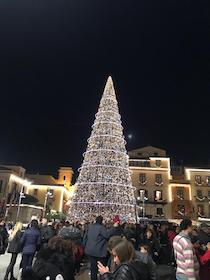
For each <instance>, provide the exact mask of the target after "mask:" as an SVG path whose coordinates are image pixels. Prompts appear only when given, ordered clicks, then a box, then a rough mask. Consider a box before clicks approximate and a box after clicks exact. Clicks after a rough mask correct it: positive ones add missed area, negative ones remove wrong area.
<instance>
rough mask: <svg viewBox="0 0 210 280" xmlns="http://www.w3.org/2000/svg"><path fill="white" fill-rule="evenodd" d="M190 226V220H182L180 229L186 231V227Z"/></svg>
mask: <svg viewBox="0 0 210 280" xmlns="http://www.w3.org/2000/svg"><path fill="white" fill-rule="evenodd" d="M191 226H192V221H191V220H190V219H183V220H182V221H181V223H180V229H181V230H186V229H188V227H191Z"/></svg>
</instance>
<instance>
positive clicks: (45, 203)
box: [43, 191, 53, 218]
mask: <svg viewBox="0 0 210 280" xmlns="http://www.w3.org/2000/svg"><path fill="white" fill-rule="evenodd" d="M52 196H53V194H52V193H51V191H47V192H46V194H45V200H44V207H43V217H44V218H45V215H46V208H47V199H48V197H52Z"/></svg>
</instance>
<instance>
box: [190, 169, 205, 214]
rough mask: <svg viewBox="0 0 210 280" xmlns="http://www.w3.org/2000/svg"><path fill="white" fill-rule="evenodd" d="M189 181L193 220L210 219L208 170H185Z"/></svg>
mask: <svg viewBox="0 0 210 280" xmlns="http://www.w3.org/2000/svg"><path fill="white" fill-rule="evenodd" d="M185 175H186V178H187V179H188V180H189V181H190V185H191V191H192V203H193V208H194V218H198V217H204V216H205V217H210V207H209V205H210V204H209V202H210V169H190V168H186V169H185Z"/></svg>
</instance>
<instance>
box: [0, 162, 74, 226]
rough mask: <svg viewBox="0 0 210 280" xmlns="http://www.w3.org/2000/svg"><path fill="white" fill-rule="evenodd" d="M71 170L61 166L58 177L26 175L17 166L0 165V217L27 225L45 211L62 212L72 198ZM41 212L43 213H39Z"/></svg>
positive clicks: (23, 170)
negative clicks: (32, 217) (33, 217)
mask: <svg viewBox="0 0 210 280" xmlns="http://www.w3.org/2000/svg"><path fill="white" fill-rule="evenodd" d="M72 176H73V170H72V168H71V167H61V168H60V169H59V170H58V178H54V177H53V176H51V175H40V174H26V170H25V169H24V168H23V167H21V166H10V165H1V166H0V215H1V216H2V217H5V218H7V219H8V220H13V221H15V220H17V219H19V220H21V221H23V222H27V221H29V220H30V218H31V216H37V217H39V218H40V217H41V216H43V214H45V213H46V211H50V210H51V211H53V212H64V211H65V210H66V206H65V205H66V202H67V201H68V200H69V198H70V197H71V195H72V192H73V190H74V187H73V186H71V182H72ZM43 212H44V213H43Z"/></svg>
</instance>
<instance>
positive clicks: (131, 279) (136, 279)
mask: <svg viewBox="0 0 210 280" xmlns="http://www.w3.org/2000/svg"><path fill="white" fill-rule="evenodd" d="M149 279H150V278H149V270H148V266H147V265H146V264H144V263H142V262H140V261H138V260H135V261H132V262H130V263H129V264H126V263H124V264H121V265H120V266H118V268H117V269H116V270H115V271H114V272H113V273H105V274H103V275H101V280H149Z"/></svg>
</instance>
